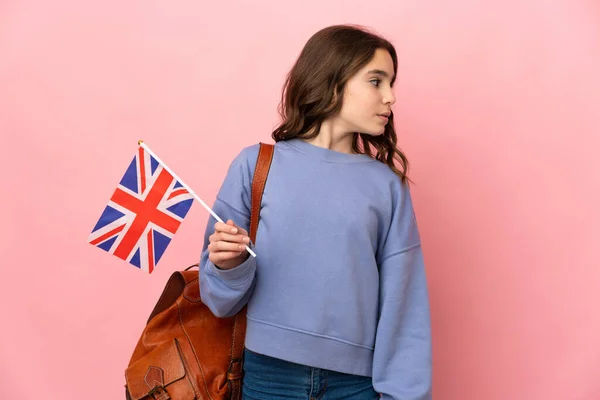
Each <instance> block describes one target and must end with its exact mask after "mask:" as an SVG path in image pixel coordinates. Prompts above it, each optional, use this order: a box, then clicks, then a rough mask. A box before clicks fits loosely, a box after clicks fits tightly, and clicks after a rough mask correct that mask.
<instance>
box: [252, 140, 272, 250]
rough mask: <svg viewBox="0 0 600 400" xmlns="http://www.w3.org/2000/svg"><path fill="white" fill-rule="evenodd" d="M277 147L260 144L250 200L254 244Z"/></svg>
mask: <svg viewBox="0 0 600 400" xmlns="http://www.w3.org/2000/svg"><path fill="white" fill-rule="evenodd" d="M274 150H275V146H273V145H272V144H266V143H260V149H259V151H258V159H257V160H256V168H255V170H254V177H253V178H252V193H251V195H250V200H251V202H252V207H251V211H250V232H249V234H250V240H251V241H252V243H254V242H255V241H256V231H257V230H258V221H259V220H260V205H261V202H262V196H263V191H264V190H265V184H266V183H267V177H268V176H269V170H270V168H271V162H272V161H273V153H274Z"/></svg>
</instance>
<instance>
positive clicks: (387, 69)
mask: <svg viewBox="0 0 600 400" xmlns="http://www.w3.org/2000/svg"><path fill="white" fill-rule="evenodd" d="M393 81H394V63H393V61H392V57H391V56H390V53H388V52H387V51H386V50H383V49H377V50H376V51H375V55H374V56H373V59H371V61H370V62H369V63H368V64H367V65H365V66H364V67H363V68H362V69H361V70H359V71H358V72H357V73H356V74H355V75H354V76H353V77H352V78H350V79H349V80H348V82H347V83H346V88H345V90H344V97H343V101H342V109H341V111H340V113H339V115H338V118H336V119H337V121H336V122H337V123H339V124H340V128H341V129H343V130H344V131H345V132H349V133H350V132H359V133H365V134H369V135H374V136H376V135H381V134H383V133H384V132H385V125H386V124H387V123H388V118H389V116H390V113H391V107H392V105H393V104H394V102H395V101H396V97H395V96H394V93H393V88H392V82H393Z"/></svg>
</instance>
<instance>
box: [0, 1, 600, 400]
mask: <svg viewBox="0 0 600 400" xmlns="http://www.w3.org/2000/svg"><path fill="white" fill-rule="evenodd" d="M201 3H202V2H198V1H178V2H166V1H163V2H157V1H125V2H123V1H115V0H111V1H103V2H100V1H96V2H82V1H73V0H71V1H68V0H60V1H53V2H48V1H45V2H44V1H35V0H29V1H27V0H20V1H16V0H13V1H11V0H4V1H3V2H1V3H0V132H1V141H0V151H1V154H0V163H1V165H2V167H3V168H2V171H4V173H3V178H2V187H3V194H4V195H5V196H4V200H3V201H2V204H3V207H1V208H0V213H1V215H0V218H1V219H0V220H1V221H2V226H3V227H4V229H2V231H1V233H0V235H1V236H0V246H1V247H0V249H1V261H0V263H1V268H2V270H1V271H2V288H1V290H0V304H1V305H2V321H3V322H2V323H1V325H2V328H1V330H0V356H1V357H0V386H1V391H2V397H3V398H9V399H19V400H20V399H34V398H40V396H41V397H43V398H45V399H75V398H85V399H119V398H123V384H124V369H125V367H126V365H127V363H128V361H129V357H130V356H131V352H132V350H133V347H134V346H135V343H136V342H137V340H138V337H139V334H140V333H141V330H142V328H143V326H144V323H145V320H146V318H147V316H148V315H149V313H150V311H151V310H152V307H153V306H154V303H155V301H156V299H157V297H158V296H159V294H160V292H161V291H162V288H163V285H164V283H165V282H166V279H167V278H168V276H169V275H170V274H171V272H172V271H173V270H176V269H181V268H184V267H186V266H187V265H189V264H192V263H194V262H196V261H197V260H198V258H199V254H200V246H201V238H202V233H203V231H204V225H205V221H206V219H207V213H206V212H205V210H204V209H203V208H202V207H201V206H200V205H199V204H195V205H194V206H193V207H192V210H191V211H190V214H189V215H188V218H187V219H186V220H185V221H184V223H183V224H182V226H181V228H180V230H179V232H178V234H177V236H176V237H175V239H174V240H173V242H172V244H171V246H170V247H169V248H168V249H167V251H166V253H165V255H164V258H163V259H162V260H161V263H159V265H158V267H157V269H156V271H155V272H154V273H153V274H152V275H147V274H145V273H143V272H141V271H138V270H137V269H136V268H134V267H132V266H130V265H129V264H127V263H125V262H124V261H121V260H119V259H117V258H116V257H113V256H109V255H107V254H106V253H105V252H103V251H101V250H99V249H96V248H94V247H92V246H91V245H89V244H87V242H86V240H87V236H88V234H89V232H90V230H91V229H92V227H93V226H94V224H95V223H96V221H97V218H98V217H99V215H100V212H101V211H102V209H103V207H104V206H105V204H106V202H107V200H108V198H109V196H110V194H111V193H112V191H113V190H114V187H115V185H116V184H117V182H118V180H119V179H120V178H121V176H122V174H123V172H124V171H125V168H126V166H127V165H128V163H129V162H130V160H131V158H132V157H133V155H134V152H135V149H136V147H137V140H138V139H144V140H145V141H146V143H147V144H148V145H149V146H150V148H151V149H153V150H154V151H155V152H156V153H157V154H158V155H159V156H160V157H161V158H162V159H163V160H164V161H165V162H166V163H167V164H168V165H169V166H170V167H171V168H172V169H174V170H175V171H176V172H177V173H178V174H179V175H180V176H181V178H182V179H183V180H184V181H186V182H187V183H188V185H190V186H191V187H192V188H193V189H194V190H195V191H196V192H197V193H198V194H199V195H200V196H201V197H202V198H203V199H204V200H206V201H207V202H209V203H212V201H213V200H214V196H215V193H216V190H217V189H218V187H219V185H220V182H221V179H222V178H223V176H224V174H225V171H226V168H227V166H228V165H229V162H230V161H231V159H232V157H233V156H234V155H235V154H237V152H238V151H239V150H240V149H241V148H242V147H243V146H246V145H249V144H252V143H255V142H257V141H259V140H263V141H269V140H270V136H269V135H270V131H271V128H272V127H273V126H274V124H275V122H276V121H277V119H276V106H277V102H278V100H279V91H280V88H281V84H282V83H283V79H284V76H285V74H286V72H287V71H288V69H289V68H290V67H291V65H292V63H293V61H294V59H295V57H296V56H297V54H298V53H299V51H300V49H301V47H302V46H303V45H304V43H305V41H306V40H307V39H308V38H309V36H310V35H311V34H313V33H314V32H315V31H316V30H318V29H320V28H322V27H324V26H326V25H330V24H334V23H343V22H354V23H361V24H365V25H369V26H372V27H375V28H376V29H377V30H378V31H379V32H380V33H382V34H384V35H386V36H387V37H388V38H390V39H391V40H392V41H393V42H394V43H395V45H396V46H397V49H398V53H399V57H400V68H399V71H398V83H397V96H398V102H397V103H396V106H395V112H396V115H397V117H396V120H397V124H398V125H397V128H398V130H399V132H400V141H401V143H402V147H403V148H404V150H405V151H406V152H407V153H408V155H409V158H410V160H411V161H412V165H413V169H412V171H413V173H412V178H413V179H414V180H415V181H416V185H415V186H414V188H413V196H414V202H415V207H416V209H417V214H418V218H419V221H420V227H421V231H422V236H423V242H424V247H425V251H426V261H427V272H428V277H429V284H430V292H431V305H432V323H433V339H434V343H433V345H434V393H435V395H434V396H435V399H436V400H470V399H473V400H507V399H511V400H526V399H527V400H531V399H534V400H538V399H544V400H554V399H556V400H559V399H561V400H597V399H599V398H600V380H599V379H598V377H599V376H600V345H599V338H600V313H599V312H598V303H599V302H600V290H599V288H598V287H599V285H600V269H599V268H598V267H599V266H600V261H599V260H600V250H598V238H599V234H598V226H599V225H600V216H599V212H598V205H599V204H600V177H599V176H600V174H599V172H600V160H599V157H598V147H599V146H600V3H598V1H596V0H587V1H586V0H554V1H547V0H527V1H523V0H519V1H517V0H512V1H486V2H482V1H475V0H458V1H430V0H421V1H418V2H417V1H403V2H399V1H396V0H393V1H392V0H390V1H379V2H364V1H358V0H344V1H343V2H342V1H322V0H304V1H302V2H300V3H297V4H296V5H291V4H290V3H288V2H275V1H265V0H263V1H252V2H250V1H237V2H234V3H232V2H210V3H202V4H201Z"/></svg>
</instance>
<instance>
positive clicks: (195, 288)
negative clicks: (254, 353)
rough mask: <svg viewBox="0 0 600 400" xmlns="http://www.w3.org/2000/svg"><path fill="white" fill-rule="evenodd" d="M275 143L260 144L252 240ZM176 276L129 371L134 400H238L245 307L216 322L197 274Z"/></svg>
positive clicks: (129, 388) (128, 383) (152, 316)
mask: <svg viewBox="0 0 600 400" xmlns="http://www.w3.org/2000/svg"><path fill="white" fill-rule="evenodd" d="M273 150H274V148H273V145H270V144H263V143H261V144H260V151H259V155H258V160H257V163H256V170H255V173H254V178H253V179H252V193H251V201H252V209H251V214H250V232H249V234H250V239H251V240H252V242H253V243H254V242H255V240H256V231H257V229H258V221H259V213H260V206H261V199H262V194H263V190H264V187H265V183H266V180H267V176H268V173H269V168H270V166H271V160H272V158H273ZM197 266H198V264H195V265H192V266H191V267H189V268H187V269H186V270H185V271H178V272H174V273H173V274H172V275H171V277H170V278H169V281H168V282H167V285H166V287H165V289H164V291H163V293H162V295H161V296H160V298H159V299H158V302H157V304H156V306H155V307H154V310H153V311H152V313H151V314H150V318H149V319H148V322H147V324H146V327H145V328H144V331H143V332H142V336H141V337H140V339H139V341H138V344H137V346H136V348H135V350H134V351H133V355H132V357H131V360H130V361H129V366H128V367H127V369H126V370H125V380H126V385H125V389H126V396H127V399H130V400H141V399H143V400H150V399H155V400H169V399H173V400H188V399H203V400H209V399H211V400H225V399H227V400H239V399H241V397H242V374H243V370H242V365H243V351H244V338H245V335H246V307H244V308H243V309H242V311H240V312H239V313H238V314H237V315H235V316H233V317H230V318H217V317H215V316H214V315H213V313H212V312H211V311H210V309H209V308H208V307H207V306H205V305H204V304H203V303H202V301H201V300H200V287H199V284H198V271H197V270H194V271H190V269H191V268H192V267H197Z"/></svg>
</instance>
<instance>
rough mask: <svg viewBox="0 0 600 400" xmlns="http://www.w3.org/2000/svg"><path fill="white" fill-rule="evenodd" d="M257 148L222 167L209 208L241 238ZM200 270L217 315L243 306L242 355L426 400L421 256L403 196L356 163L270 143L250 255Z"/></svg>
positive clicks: (349, 157)
mask: <svg viewBox="0 0 600 400" xmlns="http://www.w3.org/2000/svg"><path fill="white" fill-rule="evenodd" d="M258 148H259V146H258V145H254V146H251V147H247V148H245V149H243V150H242V151H241V152H240V154H239V155H238V156H237V157H236V158H235V159H234V161H233V162H232V164H231V166H230V168H229V171H228V173H227V176H226V178H225V180H224V182H223V184H222V187H221V189H220V191H219V193H218V196H217V199H216V201H215V203H214V207H213V210H214V211H215V212H216V213H217V215H219V216H220V217H221V218H222V219H223V220H227V219H232V220H233V221H234V222H235V224H236V225H238V226H240V227H242V228H244V229H246V230H249V225H250V224H249V221H250V204H251V203H250V193H251V185H252V177H253V174H254V168H255V165H256V160H257V157H258ZM215 222H216V221H215V220H214V219H213V218H212V217H211V218H210V220H209V221H208V226H207V229H206V233H205V239H204V247H203V251H202V258H201V263H200V273H199V276H200V293H201V297H202V301H203V302H204V303H205V304H206V305H207V306H208V307H209V308H210V309H211V310H212V312H213V313H214V314H215V315H216V316H218V317H226V316H231V315H234V314H235V313H237V312H238V311H240V310H241V309H242V307H243V306H244V305H246V304H247V305H248V312H247V316H248V325H247V331H246V347H247V348H248V349H249V350H251V351H254V352H257V353H261V354H265V355H268V356H271V357H276V358H280V359H283V360H286V361H291V362H295V363H298V364H303V365H308V366H312V367H317V368H324V369H330V370H335V371H339V372H344V373H348V374H355V375H363V376H372V378H373V386H374V388H375V390H376V391H377V392H379V393H382V394H383V399H396V400H425V399H431V375H432V373H431V333H430V317H429V301H428V294H427V283H426V278H425V269H424V266H423V254H422V251H421V242H420V238H419V232H418V229H417V224H416V221H415V216H414V212H413V206H412V202H411V197H410V193H409V190H408V188H407V186H406V185H405V184H403V183H402V182H401V181H400V179H399V178H398V176H397V175H395V174H394V173H393V172H392V170H391V169H390V168H389V167H388V166H387V165H385V164H384V163H382V162H380V161H376V160H374V159H372V158H370V157H368V156H366V155H359V154H346V153H340V152H336V151H333V150H329V149H326V148H322V147H317V146H315V145H312V144H309V143H306V142H304V141H301V140H299V139H292V140H289V141H284V142H278V143H277V144H276V145H275V153H274V156H273V163H272V165H271V170H270V172H269V177H268V179H267V184H266V187H265V190H264V195H263V201H262V209H261V212H260V223H259V228H258V232H257V238H256V243H254V245H253V250H254V251H255V252H256V254H257V257H256V258H254V257H252V256H250V257H249V258H248V259H247V261H245V262H244V263H243V264H241V265H240V266H238V267H236V268H234V269H231V270H221V269H218V268H216V267H215V265H214V264H213V263H211V262H210V260H209V259H208V251H207V246H208V237H209V236H210V235H211V234H212V233H213V226H214V223H215Z"/></svg>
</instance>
